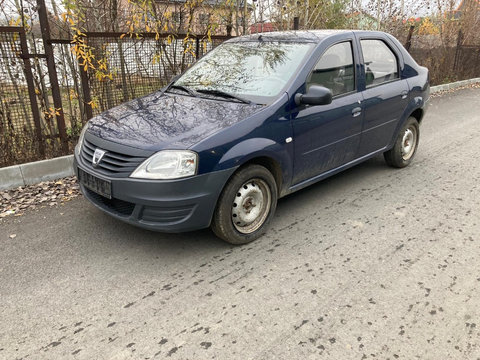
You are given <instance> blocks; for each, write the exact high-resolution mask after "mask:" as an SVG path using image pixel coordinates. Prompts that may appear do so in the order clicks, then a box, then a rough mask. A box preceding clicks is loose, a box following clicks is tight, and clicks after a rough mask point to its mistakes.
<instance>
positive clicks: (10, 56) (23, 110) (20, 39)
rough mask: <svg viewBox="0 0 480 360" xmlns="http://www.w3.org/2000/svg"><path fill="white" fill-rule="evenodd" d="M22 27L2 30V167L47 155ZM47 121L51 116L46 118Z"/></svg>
mask: <svg viewBox="0 0 480 360" xmlns="http://www.w3.org/2000/svg"><path fill="white" fill-rule="evenodd" d="M26 52H27V42H26V37H25V32H24V30H23V28H15V27H5V28H3V29H2V31H0V154H1V157H0V167H1V166H5V165H9V164H12V163H20V162H24V161H28V160H30V159H32V158H38V157H44V156H45V143H44V141H43V140H48V139H47V138H46V137H43V138H42V125H41V123H40V113H39V108H38V105H37V102H36V96H35V91H34V85H33V75H32V69H31V65H30V60H29V59H28V57H26V56H25V53H26ZM45 122H48V119H45Z"/></svg>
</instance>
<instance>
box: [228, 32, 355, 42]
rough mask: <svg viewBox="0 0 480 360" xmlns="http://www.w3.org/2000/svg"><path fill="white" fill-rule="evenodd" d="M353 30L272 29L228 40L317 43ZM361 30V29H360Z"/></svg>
mask: <svg viewBox="0 0 480 360" xmlns="http://www.w3.org/2000/svg"><path fill="white" fill-rule="evenodd" d="M352 32H354V31H353V30H296V31H294V30H292V31H272V32H264V33H256V34H251V35H244V36H239V37H235V38H233V39H230V40H228V42H244V41H259V40H260V41H261V40H263V41H287V42H288V41H295V42H314V43H318V42H320V41H322V40H323V39H325V38H326V37H328V36H332V35H337V34H343V33H352ZM362 32H363V31H362Z"/></svg>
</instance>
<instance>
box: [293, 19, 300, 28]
mask: <svg viewBox="0 0 480 360" xmlns="http://www.w3.org/2000/svg"><path fill="white" fill-rule="evenodd" d="M299 28H300V18H299V17H298V16H295V17H294V18H293V30H298V29H299Z"/></svg>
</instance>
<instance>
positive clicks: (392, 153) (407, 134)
mask: <svg viewBox="0 0 480 360" xmlns="http://www.w3.org/2000/svg"><path fill="white" fill-rule="evenodd" d="M419 139H420V128H419V126H418V121H417V119H415V118H414V117H412V116H411V117H409V118H408V120H407V122H406V123H405V125H404V126H403V127H402V129H401V130H400V131H399V133H398V136H397V139H396V140H395V144H394V145H393V148H392V149H390V150H389V151H386V152H384V153H383V156H384V157H385V161H386V162H387V164H388V165H390V166H392V167H396V168H404V167H405V166H408V165H409V164H410V163H411V162H412V160H413V157H414V156H415V154H416V152H417V148H418V141H419Z"/></svg>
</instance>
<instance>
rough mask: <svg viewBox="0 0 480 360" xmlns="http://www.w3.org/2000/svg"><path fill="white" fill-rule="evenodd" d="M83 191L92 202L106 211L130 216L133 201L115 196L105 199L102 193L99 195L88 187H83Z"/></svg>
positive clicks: (133, 206) (133, 205)
mask: <svg viewBox="0 0 480 360" xmlns="http://www.w3.org/2000/svg"><path fill="white" fill-rule="evenodd" d="M85 192H86V195H87V196H88V198H89V199H90V200H91V201H92V202H94V203H95V204H97V205H99V206H100V207H102V208H104V209H105V210H107V211H110V212H113V213H114V214H116V215H120V216H130V215H132V213H133V209H134V208H135V204H133V203H130V202H127V201H123V200H120V199H115V198H112V199H107V198H106V197H103V196H102V195H99V194H97V193H95V192H93V191H92V190H90V189H88V188H85Z"/></svg>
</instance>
